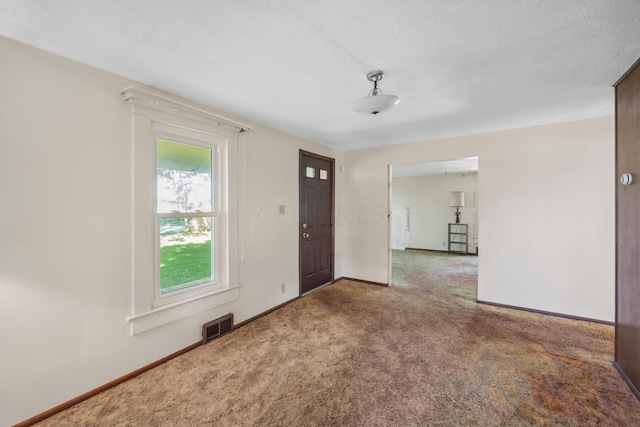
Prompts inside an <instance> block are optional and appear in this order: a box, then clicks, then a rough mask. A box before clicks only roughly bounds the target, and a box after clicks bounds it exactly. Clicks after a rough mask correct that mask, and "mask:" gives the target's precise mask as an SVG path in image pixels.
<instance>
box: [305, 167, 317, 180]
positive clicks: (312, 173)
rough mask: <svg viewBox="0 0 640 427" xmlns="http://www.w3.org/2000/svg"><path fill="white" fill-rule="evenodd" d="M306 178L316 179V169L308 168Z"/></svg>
mask: <svg viewBox="0 0 640 427" xmlns="http://www.w3.org/2000/svg"><path fill="white" fill-rule="evenodd" d="M305 176H306V177H307V178H315V177H316V168H314V167H311V166H307V168H306V174H305Z"/></svg>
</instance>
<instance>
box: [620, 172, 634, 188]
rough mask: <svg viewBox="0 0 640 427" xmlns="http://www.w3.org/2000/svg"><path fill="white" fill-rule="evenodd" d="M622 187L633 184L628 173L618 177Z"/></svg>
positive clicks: (631, 177)
mask: <svg viewBox="0 0 640 427" xmlns="http://www.w3.org/2000/svg"><path fill="white" fill-rule="evenodd" d="M620 182H621V183H622V185H629V184H631V183H632V182H633V176H632V175H631V174H630V173H623V174H622V176H621V177H620Z"/></svg>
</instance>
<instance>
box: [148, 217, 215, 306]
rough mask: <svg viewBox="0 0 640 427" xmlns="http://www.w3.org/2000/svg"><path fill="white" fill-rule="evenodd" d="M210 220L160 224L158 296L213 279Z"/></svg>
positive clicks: (171, 220)
mask: <svg viewBox="0 0 640 427" xmlns="http://www.w3.org/2000/svg"><path fill="white" fill-rule="evenodd" d="M212 234H213V218H212V217H196V218H167V219H161V220H160V293H161V294H166V293H167V292H171V291H177V290H178V289H184V288H188V287H190V286H195V285H199V284H200V283H204V282H209V281H211V280H214V278H215V265H214V263H212V259H213V256H212V255H213V253H214V248H213V247H212V244H211V236H212Z"/></svg>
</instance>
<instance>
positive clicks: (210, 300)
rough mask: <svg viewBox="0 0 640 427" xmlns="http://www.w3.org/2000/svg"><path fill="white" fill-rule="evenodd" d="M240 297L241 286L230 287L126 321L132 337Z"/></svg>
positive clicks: (138, 315)
mask: <svg viewBox="0 0 640 427" xmlns="http://www.w3.org/2000/svg"><path fill="white" fill-rule="evenodd" d="M239 297H240V285H235V286H229V287H227V288H222V289H216V290H215V291H212V292H208V293H206V294H202V295H198V296H196V297H193V298H189V299H187V300H184V301H178V302H175V303H173V304H169V305H164V306H161V307H158V308H155V309H153V310H150V311H147V312H145V313H141V314H136V315H133V316H129V317H127V318H126V321H127V322H128V323H130V324H131V335H132V336H133V335H137V334H140V333H142V332H146V331H148V330H150V329H153V328H157V327H158V326H162V325H166V324H167V323H171V322H175V321H176V320H179V319H183V318H185V317H187V316H191V315H193V314H196V313H200V312H202V311H205V310H209V309H212V308H214V307H218V306H220V305H222V304H227V303H229V302H231V301H235V300H237V299H238V298H239Z"/></svg>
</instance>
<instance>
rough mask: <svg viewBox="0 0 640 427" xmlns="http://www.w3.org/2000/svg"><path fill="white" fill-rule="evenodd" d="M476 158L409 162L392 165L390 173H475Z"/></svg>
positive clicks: (406, 174)
mask: <svg viewBox="0 0 640 427" xmlns="http://www.w3.org/2000/svg"><path fill="white" fill-rule="evenodd" d="M477 172H478V158H477V157H467V158H464V159H456V160H447V161H442V162H429V163H411V164H406V165H392V168H391V174H392V175H393V177H394V178H399V177H404V176H425V175H445V174H452V173H477Z"/></svg>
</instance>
